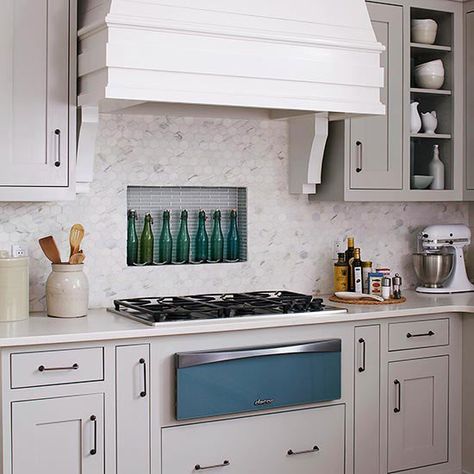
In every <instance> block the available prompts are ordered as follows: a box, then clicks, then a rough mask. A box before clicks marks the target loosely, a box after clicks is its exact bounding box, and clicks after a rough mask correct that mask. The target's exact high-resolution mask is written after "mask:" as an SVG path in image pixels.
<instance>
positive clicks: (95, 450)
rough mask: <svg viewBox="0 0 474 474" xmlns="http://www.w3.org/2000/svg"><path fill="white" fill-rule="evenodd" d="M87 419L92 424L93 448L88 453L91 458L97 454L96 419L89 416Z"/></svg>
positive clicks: (93, 416)
mask: <svg viewBox="0 0 474 474" xmlns="http://www.w3.org/2000/svg"><path fill="white" fill-rule="evenodd" d="M89 419H90V420H91V421H92V423H93V424H94V444H93V446H94V447H93V448H92V449H91V450H90V451H89V453H90V455H91V456H94V455H96V454H97V417H96V416H95V415H91V417H90V418H89Z"/></svg>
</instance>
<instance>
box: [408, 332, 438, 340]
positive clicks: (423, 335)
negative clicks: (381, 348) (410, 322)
mask: <svg viewBox="0 0 474 474" xmlns="http://www.w3.org/2000/svg"><path fill="white" fill-rule="evenodd" d="M434 335H435V333H434V332H433V331H428V332H425V333H423V334H412V333H411V332H409V333H408V334H407V338H408V339H410V338H411V337H427V336H429V337H431V336H434Z"/></svg>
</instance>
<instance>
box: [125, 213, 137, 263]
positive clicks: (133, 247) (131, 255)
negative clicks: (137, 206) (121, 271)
mask: <svg viewBox="0 0 474 474" xmlns="http://www.w3.org/2000/svg"><path fill="white" fill-rule="evenodd" d="M127 220H128V225H127V265H133V264H135V263H138V235H137V227H136V221H137V211H134V210H130V211H128V218H127Z"/></svg>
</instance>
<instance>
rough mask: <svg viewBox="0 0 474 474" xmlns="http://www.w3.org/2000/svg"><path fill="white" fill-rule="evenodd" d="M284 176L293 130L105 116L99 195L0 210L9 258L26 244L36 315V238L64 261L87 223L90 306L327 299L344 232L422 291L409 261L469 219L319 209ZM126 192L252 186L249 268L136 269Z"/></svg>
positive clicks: (335, 206) (45, 268)
mask: <svg viewBox="0 0 474 474" xmlns="http://www.w3.org/2000/svg"><path fill="white" fill-rule="evenodd" d="M287 167H288V131H287V125H286V123H285V122H281V121H259V120H239V119H197V118H175V117H170V116H160V117H156V116H133V115H103V116H101V126H100V132H99V139H98V143H97V159H96V172H95V178H94V183H93V184H92V188H91V192H90V194H87V195H80V196H78V198H77V199H76V200H75V201H73V202H64V203H26V204H20V203H0V249H1V248H9V246H10V244H11V243H13V242H20V243H23V244H25V245H26V246H27V247H28V251H29V255H30V280H31V308H32V310H42V309H44V305H45V298H44V285H45V281H46V278H47V276H48V273H49V265H48V262H47V260H46V258H45V257H44V256H43V255H42V253H41V250H40V249H39V246H38V244H37V240H38V238H40V237H43V236H45V235H49V234H52V235H54V236H55V237H56V239H57V240H58V242H59V244H60V246H61V250H62V252H63V253H64V254H66V252H67V249H68V246H67V237H68V231H69V228H70V226H71V225H72V224H74V223H75V222H82V223H83V224H84V226H85V228H86V238H85V240H84V244H83V248H84V251H85V253H86V254H87V260H86V272H87V274H88V277H89V283H90V303H91V306H92V307H102V306H108V305H110V304H111V302H112V300H113V299H114V298H119V297H132V296H150V295H157V294H158V295H165V294H170V295H171V294H186V293H198V292H227V291H248V290H257V289H282V288H286V289H291V290H295V291H301V292H316V293H328V292H330V291H331V289H332V263H333V262H332V260H331V256H332V251H333V241H334V239H336V238H341V239H343V238H345V237H346V236H347V235H354V236H355V237H356V245H357V246H360V247H362V257H363V259H371V260H373V261H374V263H376V264H383V265H386V266H389V267H390V268H392V269H393V270H394V271H397V272H400V273H401V274H402V276H403V277H404V283H405V287H413V286H414V284H415V276H414V274H413V270H412V267H411V259H410V254H411V252H412V251H413V248H414V240H415V233H416V232H417V231H418V230H419V228H420V227H421V226H424V225H426V224H431V223H445V222H465V223H467V221H468V208H467V205H466V204H459V203H446V204H445V203H409V204H407V203H338V202H323V203H319V202H312V201H311V202H310V201H308V199H307V197H305V196H294V195H290V194H289V193H288V189H287ZM127 185H149V186H185V185H194V186H246V187H247V188H248V229H249V236H248V240H249V248H248V250H249V254H248V262H245V263H238V264H222V265H209V266H206V265H202V266H200V265H192V266H170V267H145V268H127V266H126V211H127V202H126V188H127ZM155 233H158V230H157V229H155Z"/></svg>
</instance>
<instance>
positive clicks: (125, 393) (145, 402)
mask: <svg viewBox="0 0 474 474" xmlns="http://www.w3.org/2000/svg"><path fill="white" fill-rule="evenodd" d="M115 350H116V353H115V356H116V386H117V390H116V397H117V398H116V402H117V404H116V413H117V437H116V441H117V473H116V474H132V473H136V474H149V472H150V384H149V383H148V382H149V380H150V377H149V369H150V367H149V359H150V346H149V345H148V344H139V345H129V346H119V347H117V348H116V349H115Z"/></svg>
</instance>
